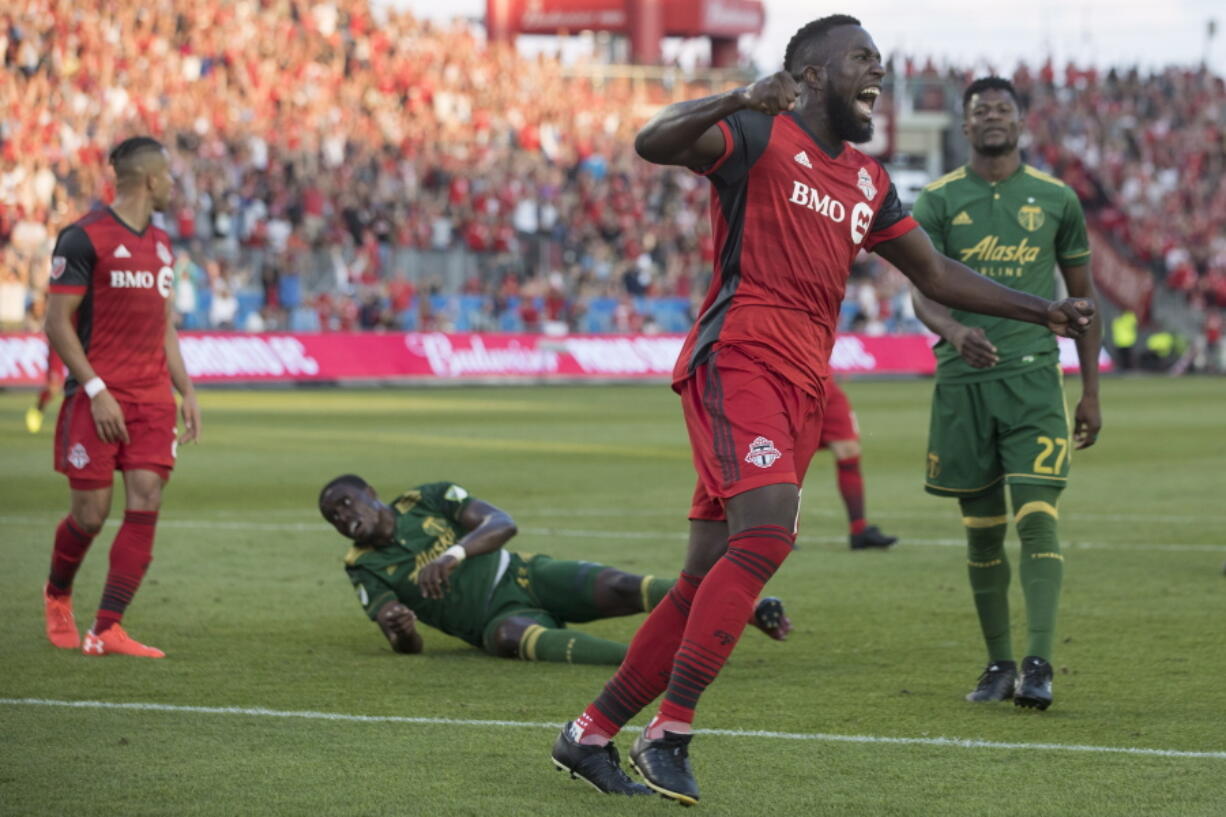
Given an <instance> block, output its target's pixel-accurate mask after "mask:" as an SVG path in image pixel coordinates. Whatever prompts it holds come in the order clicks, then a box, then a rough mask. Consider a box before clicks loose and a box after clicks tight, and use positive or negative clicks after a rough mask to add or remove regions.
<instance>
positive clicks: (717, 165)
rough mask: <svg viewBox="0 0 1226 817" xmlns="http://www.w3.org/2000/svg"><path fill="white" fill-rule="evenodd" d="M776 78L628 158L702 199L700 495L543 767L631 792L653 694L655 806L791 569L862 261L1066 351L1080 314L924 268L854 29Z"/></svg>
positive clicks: (683, 112) (933, 258)
mask: <svg viewBox="0 0 1226 817" xmlns="http://www.w3.org/2000/svg"><path fill="white" fill-rule="evenodd" d="M784 68H785V70H784V71H781V72H779V73H777V74H774V75H773V76H770V77H766V78H764V79H761V80H758V81H757V82H754V83H753V84H751V85H749V86H747V87H745V88H739V89H735V90H732V91H729V92H726V93H722V94H717V95H715V96H709V97H705V98H702V99H696V100H690V101H685V102H678V103H675V104H672V105H669V106H668V107H666V108H665V109H664V110H662V111H661V112H660V113H658V114H657V115H656V116H655V117H654V118H653V119H652V120H651V121H650V122H648V123H647V125H646V126H645V127H644V128H643V130H642V131H641V132H640V133H639V135H638V137H637V139H636V140H635V148H636V150H637V151H638V153H639V155H640V156H642V157H643V158H644V159H646V160H648V161H650V162H653V163H656V164H663V165H680V166H683V167H688V168H691V169H693V170H694V171H696V172H698V173H701V174H702V175H705V176H706V177H707V178H708V179H710V181H711V183H712V197H711V221H712V225H713V232H714V237H715V243H716V263H715V271H714V275H713V276H712V280H711V288H710V291H709V292H708V293H707V297H706V300H705V301H704V302H703V305H702V312H701V315H700V316H699V318H698V320H697V321H696V322H695V325H694V328H693V329H692V330H691V332H690V334H689V337H688V338H687V339H686V342H685V344H684V346H683V347H682V351H681V355H680V357H679V359H678V361H677V365H676V368H675V370H674V374H673V389H674V390H675V391H677V392H678V393H679V394H680V396H681V404H682V408H683V411H684V415H685V421H686V426H687V430H688V431H689V435H690V443H691V447H692V449H693V455H694V465H695V468H696V470H697V471H698V485H697V487H696V489H695V492H694V501H693V504H692V506H691V509H690V520H691V522H690V541H689V545H688V551H687V554H686V559H685V565H684V567H683V568H682V572H681V577H680V580H679V581H678V582H677V583H676V585H674V587H673V589H672V590H670V591H669V599H670V603H662V604H660V605H658V606H657V607H656V608H655V609H654V610H653V611H652V613H651V615H649V616H648V617H647V619H646V620H644V622H643V624H642V625H641V626H640V627H639V630H638V632H637V633H636V634H635V636H634V639H633V641H632V642H631V644H630V648H629V651H628V653H627V655H626V659H625V660H624V661H623V662H622V665H621V667H620V668H619V669H618V671H617V673H616V674H615V675H614V676H613V678H612V679H611V680H610V681H609V682H608V683H607V684H606V685H605V688H604V690H603V691H602V692H601V693H600V695H599V696H598V697H597V698H596V700H595V701H593V702H592V704H591V705H589V706H588V707H587V709H586V710H585V711H584V712H583V714H582V715H581V716H580V717H579V718H577V719H576V720H575V721H574V722H572V723H568V724H567V725H566V726H565V727H563V729H562V732H561V734H560V735H559V736H558V738H557V740H556V741H555V743H554V747H553V752H552V756H553V760H554V762H555V764H557V765H558V766H559V767H561V768H565V769H568V770H570V772H571V773H572V775H575V776H580V777H583V778H584V779H585V780H587V781H588V782H589V783H591V784H592V785H594V786H596V787H597V788H598V789H601V790H602V791H606V792H619V793H623V794H633V793H635V792H636V789H635V788H634V786H635V784H633V783H632V782H631V781H630V779H629V778H628V777H627V776H626V775H625V773H624V772H623V771H622V770H621V769H620V768H619V767H618V765H617V752H616V750H615V749H614V748H613V745H612V743H611V739H612V737H613V736H614V735H616V734H617V732H618V731H619V730H620V729H621V727H622V726H623V725H624V724H625V723H626V722H627V721H628V720H629V719H630V718H632V717H633V716H634V715H636V714H637V713H638V712H639V711H640V710H642V709H643V708H644V707H645V706H647V705H648V704H650V703H651V702H652V701H654V700H655V699H656V698H657V697H658V696H659V695H660V694H662V693H663V694H664V700H663V702H662V703H661V705H660V708H659V710H658V712H657V713H656V716H655V717H654V718H653V719H652V720H651V722H650V723H649V724H648V725H647V728H646V729H645V730H644V731H643V734H642V735H641V736H640V737H639V738H638V739H637V740H636V741H635V743H634V746H633V747H632V748H631V750H630V759H631V763H632V765H633V766H634V768H635V769H636V770H638V771H639V772H640V773H641V774H642V775H643V777H644V779H645V780H646V782H647V785H648V786H650V787H651V788H652V789H654V790H655V791H657V792H659V793H660V794H663V795H664V796H665V797H669V798H672V799H674V800H678V801H680V802H681V803H683V804H687V805H692V804H694V803H696V802H698V797H699V792H698V784H697V782H696V781H695V779H694V775H693V772H692V770H691V768H690V762H689V757H688V752H689V744H690V739H691V738H692V734H691V732H692V727H691V724H692V722H693V719H694V709H695V707H696V706H697V704H698V699H699V696H700V695H701V694H702V692H703V690H704V689H705V688H706V687H707V686H708V685H709V684H710V683H711V682H712V681H714V680H715V677H716V676H717V674H718V673H719V671H720V668H721V667H722V666H723V665H724V662H725V661H726V660H727V658H728V656H729V655H730V654H731V652H732V650H733V648H734V647H735V645H736V643H737V640H738V639H739V638H740V635H741V632H742V631H743V629H744V627H745V622H746V621H747V620H748V613H749V610H750V609H751V606H752V604H753V601H754V599H755V598H757V596H758V591H760V590H761V589H762V587H763V586H764V585H765V584H766V582H767V581H768V580H769V579H770V577H771V576H772V575H773V574H774V572H775V571H776V570H777V569H778V568H779V566H780V564H782V562H783V560H784V559H785V558H787V555H788V554H789V553H790V552H791V551H792V548H793V543H794V541H795V523H796V514H797V510H798V503H799V495H800V485H801V483H802V482H803V480H804V474H805V469H806V468H807V467H808V464H809V460H810V458H811V457H812V454H813V450H814V448H815V447H816V445H817V444H818V442H819V440H820V436H821V434H820V428H821V423H822V412H823V408H824V406H825V399H826V393H827V389H828V381H829V369H828V359H829V356H830V351H831V347H832V345H833V342H834V333H835V326H836V323H837V318H838V310H839V303H840V301H841V300H842V296H843V290H844V286H845V284H846V281H847V276H848V273H849V271H850V268H851V262H852V259H853V258H855V255H856V253H858V252H859V251H860V250H861V249H866V250H871V251H873V252H876V253H878V254H880V255H881V256H882V257H884V258H885V259H886V260H887V261H889V262H890V263H892V264H893V265H894V266H895V267H897V268H899V269H900V270H902V272H903V273H904V274H905V275H907V276H908V277H909V278H910V279H911V281H912V282H914V283H915V285H916V286H917V287H918V288H919V289H920V290H921V291H922V292H923V293H924V294H925V295H927V296H928V297H929V298H931V299H933V300H935V301H938V302H940V303H944V304H948V305H951V306H956V307H957V308H959V309H964V310H968V311H973V312H983V313H988V314H993V315H1001V316H1004V317H1009V318H1014V319H1016V320H1023V321H1029V322H1031V323H1038V324H1043V325H1046V326H1047V327H1048V328H1049V329H1051V331H1053V332H1057V333H1060V334H1066V335H1072V336H1077V335H1080V334H1083V333H1084V332H1085V330H1086V327H1087V326H1088V324H1089V322H1090V318H1089V316H1090V315H1092V314H1093V311H1094V308H1093V305H1092V304H1091V303H1090V302H1089V301H1085V300H1076V301H1074V300H1066V301H1060V302H1052V301H1048V300H1045V299H1043V298H1038V297H1035V296H1033V295H1027V294H1024V293H1022V292H1019V291H1017V290H1013V289H1010V288H1008V287H1003V286H999V285H997V284H995V283H993V282H992V281H990V280H988V279H986V278H984V277H983V276H980V275H977V274H976V273H975V272H973V271H972V270H970V269H968V268H967V267H964V266H963V265H961V264H959V263H957V262H955V261H952V260H950V259H948V258H945V257H944V256H941V255H939V254H937V252H936V251H935V250H934V249H933V247H932V243H931V242H930V241H929V240H928V237H927V234H926V233H925V232H924V231H923V230H922V229H919V225H918V224H917V223H916V222H915V221H914V220H912V219H911V217H910V216H909V215H907V213H906V211H904V210H903V208H902V205H901V203H900V202H899V200H898V196H897V194H896V193H895V191H894V187H893V185H892V184H891V183H890V179H889V175H888V174H887V173H886V171H885V169H884V168H883V167H882V166H881V165H880V164H878V163H877V162H876V161H875V160H873V159H871V158H870V157H868V156H866V155H865V154H863V153H861V152H860V151H858V150H856V148H854V147H852V145H851V144H849V143H859V142H865V141H867V140H868V139H869V138H870V137H871V135H872V108H873V104H874V102H875V100H876V98H877V95H878V94H879V93H880V91H881V81H882V78H883V77H884V76H885V68H884V66H883V65H882V62H881V54H880V52H879V51H878V49H877V46H876V45H875V44H874V43H873V40H872V37H870V36H869V34H868V32H867V31H865V30H864V29H863V28H861V27H860V24H859V21H858V20H856V19H855V18H853V17H848V16H846V15H836V16H831V17H825V18H822V19H820V20H815V21H813V22H811V23H809V24H808V25H806V26H804V27H802V28H801V29H800V30H799V31H798V32H797V33H796V35H795V36H794V37H793V38H792V40H791V42H790V43H789V44H788V47H787V51H786V56H785V60H784Z"/></svg>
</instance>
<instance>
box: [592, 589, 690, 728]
mask: <svg viewBox="0 0 1226 817" xmlns="http://www.w3.org/2000/svg"><path fill="white" fill-rule="evenodd" d="M702 582H703V578H702V577H701V576H695V575H693V574H690V573H685V572H682V574H681V578H680V579H678V580H677V583H676V584H675V585H673V588H672V589H671V590H669V591H668V595H666V596H665V597H664V601H662V602H660V603H659V604H657V605H656V606H655V609H653V610H652V611H651V614H650V615H648V616H647V618H646V619H645V620H644V621H643V624H642V626H640V627H639V629H638V632H637V633H635V634H634V638H633V639H632V640H631V641H630V647H629V649H628V650H627V651H626V657H625V659H624V660H623V661H622V664H621V666H620V667H618V668H617V672H616V674H614V676H613V677H612V678H610V679H609V682H608V683H607V684H605V686H604V689H603V690H601V693H600V695H598V696H597V698H596V700H595V701H593V702H592V703H591V704H589V705H588V708H587V709H585V710H584V712H583V714H582V715H580V716H579V719H578V720H577V721H575V724H576V725H577V726H578V727H579V731H580V733H581V734H582V735H583V736H584V737H587V736H588V735H594V736H596V737H597V738H604V739H606V740H607V739H609V738H612V737H613V736H614V735H616V734H617V733H618V732H619V731H621V728H622V727H623V726H625V725H626V722H627V721H629V720H630V719H631V718H633V717H634V716H635V715H637V714H638V713H639V712H641V711H642V710H643V708H644V707H646V706H647V705H648V704H650V703H651V702H652V701H654V700H655V699H656V698H658V697H659V696H660V693H661V692H663V691H664V689H665V688H666V687H667V686H668V676H669V672H670V671H671V670H672V666H673V656H674V655H675V654H676V652H677V645H678V644H680V643H681V633H682V632H683V631H684V630H685V622H686V619H687V618H688V617H689V615H690V605H691V603H692V602H693V600H694V596H695V594H696V593H697V592H698V588H699V586H700V584H701V583H702ZM581 742H582V738H581Z"/></svg>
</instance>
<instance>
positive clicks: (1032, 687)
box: [1013, 655, 1052, 711]
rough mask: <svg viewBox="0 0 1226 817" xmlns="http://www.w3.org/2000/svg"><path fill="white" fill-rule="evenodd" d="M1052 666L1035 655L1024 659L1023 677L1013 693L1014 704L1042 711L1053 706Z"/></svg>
mask: <svg viewBox="0 0 1226 817" xmlns="http://www.w3.org/2000/svg"><path fill="white" fill-rule="evenodd" d="M1051 675H1052V672H1051V664H1049V663H1047V662H1046V661H1044V660H1043V659H1042V658H1039V657H1038V656H1035V655H1028V656H1026V657H1025V658H1023V659H1022V677H1021V679H1020V680H1019V681H1018V682H1017V691H1015V692H1014V693H1013V703H1014V704H1015V705H1017V706H1023V707H1026V708H1027V709H1038V710H1040V711H1042V710H1044V709H1046V708H1047V707H1049V706H1051Z"/></svg>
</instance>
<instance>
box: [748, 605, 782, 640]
mask: <svg viewBox="0 0 1226 817" xmlns="http://www.w3.org/2000/svg"><path fill="white" fill-rule="evenodd" d="M783 617H784V612H783V599H780V598H777V597H775V596H767V597H766V598H764V599H759V600H758V604H757V606H755V607H754V608H753V623H754V624H755V625H757V627H758V629H759V630H761V631H762V632H764V633H770V632H773V631H775V630H778V629H779V625H780V624H782V623H783Z"/></svg>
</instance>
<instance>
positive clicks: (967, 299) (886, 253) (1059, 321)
mask: <svg viewBox="0 0 1226 817" xmlns="http://www.w3.org/2000/svg"><path fill="white" fill-rule="evenodd" d="M874 252H876V253H877V254H878V255H880V256H881V257H882V258H884V259H885V260H887V261H889V262H890V263H891V264H893V265H894V266H896V267H898V269H899V270H901V271H902V273H903V275H906V276H907V277H908V278H910V279H911V282H912V283H913V284H915V286H916V287H918V288H919V290H920V292H922V293H923V294H924V295H925V296H926V297H927V298H929V299H931V300H933V301H936V302H937V303H940V304H944V305H945V306H952V307H954V308H955V309H962V310H965V311H967V312H979V313H982V314H984V315H996V316H998V317H1001V318H1011V319H1012V320H1016V321H1026V322H1028V323H1037V324H1041V325H1043V326H1046V327H1047V328H1048V329H1050V330H1051V331H1052V332H1055V333H1056V334H1057V335H1064V336H1066V337H1071V338H1078V337H1081V336H1082V335H1084V334H1085V333H1086V331H1087V330H1088V328H1089V326H1090V324H1091V319H1092V317H1093V315H1094V304H1093V302H1091V301H1089V300H1086V299H1081V298H1067V299H1065V300H1063V301H1048V300H1045V299H1043V298H1039V297H1037V296H1034V295H1030V294H1027V293H1025V292H1021V291H1019V290H1016V289H1011V288H1009V287H1006V286H1001V285H1000V284H998V283H996V282H995V281H992V280H990V279H988V278H985V277H984V276H982V275H979V274H978V273H976V272H975V271H974V270H972V269H971V268H970V267H967V266H964V265H962V264H959V263H958V262H957V261H954V260H953V259H952V258H946V257H945V256H943V255H940V254H938V253H937V251H936V250H935V249H933V246H932V242H931V241H930V240H929V239H928V235H927V234H926V233H925V232H924V231H923V230H920V229H914V230H910V231H909V232H906V233H904V234H902V235H900V236H899V237H898V238H894V239H891V240H889V241H884V242H882V243H880V244H878V245H877V246H876V247H875V248H874Z"/></svg>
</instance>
